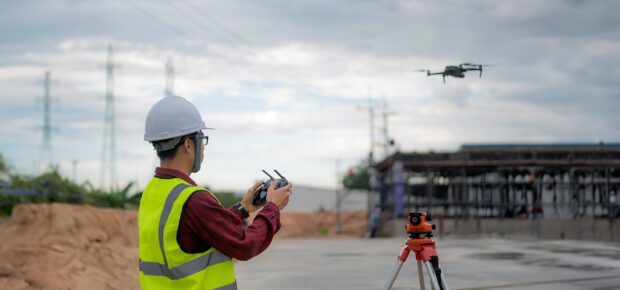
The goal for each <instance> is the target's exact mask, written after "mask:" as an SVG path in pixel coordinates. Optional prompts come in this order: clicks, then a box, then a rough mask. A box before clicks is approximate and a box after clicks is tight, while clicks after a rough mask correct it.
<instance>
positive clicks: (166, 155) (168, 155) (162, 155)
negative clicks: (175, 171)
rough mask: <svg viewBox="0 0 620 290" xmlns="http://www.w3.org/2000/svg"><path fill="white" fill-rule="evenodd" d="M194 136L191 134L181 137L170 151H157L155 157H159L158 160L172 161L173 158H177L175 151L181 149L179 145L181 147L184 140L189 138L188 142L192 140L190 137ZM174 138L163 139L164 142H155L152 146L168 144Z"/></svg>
mask: <svg viewBox="0 0 620 290" xmlns="http://www.w3.org/2000/svg"><path fill="white" fill-rule="evenodd" d="M194 135H196V133H191V134H188V135H185V136H182V137H181V140H179V143H177V144H176V145H174V148H172V149H170V150H166V151H157V157H159V160H166V159H172V158H174V157H175V156H177V151H178V150H179V147H181V145H183V143H185V139H187V138H189V139H190V140H194V139H193V138H192V137H193V136H194ZM172 139H174V138H170V139H165V140H159V141H156V142H153V145H155V144H157V143H160V142H162V143H164V142H168V141H170V140H172Z"/></svg>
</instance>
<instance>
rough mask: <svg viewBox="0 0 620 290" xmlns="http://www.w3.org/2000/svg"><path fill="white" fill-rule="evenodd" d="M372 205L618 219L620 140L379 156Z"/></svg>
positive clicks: (386, 210)
mask: <svg viewBox="0 0 620 290" xmlns="http://www.w3.org/2000/svg"><path fill="white" fill-rule="evenodd" d="M375 169H376V171H377V174H376V177H377V179H376V181H377V182H375V188H374V189H375V192H376V193H378V194H377V195H375V198H373V199H372V203H374V206H378V207H380V208H381V212H382V216H383V217H386V216H387V217H389V218H397V217H402V216H403V215H406V214H407V213H409V212H412V211H430V212H432V213H433V214H434V215H435V216H437V215H439V216H443V217H458V218H459V219H462V218H470V217H475V218H515V219H517V218H520V219H526V218H527V219H576V218H584V217H586V218H605V219H610V220H613V219H617V218H618V216H619V212H620V210H619V209H620V203H619V199H620V196H619V195H618V190H619V189H620V144H604V143H600V144H540V145H537V144H527V145H519V144H515V145H463V146H462V147H461V148H460V150H458V151H456V152H453V153H432V152H431V153H415V152H413V153H402V152H397V153H395V154H393V155H391V156H389V157H388V158H386V159H384V160H382V161H380V162H378V163H377V164H375Z"/></svg>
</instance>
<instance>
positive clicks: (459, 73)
mask: <svg viewBox="0 0 620 290" xmlns="http://www.w3.org/2000/svg"><path fill="white" fill-rule="evenodd" d="M483 66H489V65H484V64H473V63H462V64H459V65H458V66H456V65H449V66H446V69H444V71H442V72H431V71H430V70H427V69H420V70H417V71H420V72H426V75H427V76H432V75H442V76H443V83H444V84H445V83H446V76H452V77H455V78H461V79H462V78H464V77H465V74H464V72H466V71H470V70H477V71H480V77H482V67H483Z"/></svg>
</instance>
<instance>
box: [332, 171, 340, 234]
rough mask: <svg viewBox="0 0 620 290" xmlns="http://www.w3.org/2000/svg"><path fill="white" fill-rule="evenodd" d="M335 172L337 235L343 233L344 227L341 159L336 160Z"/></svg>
mask: <svg viewBox="0 0 620 290" xmlns="http://www.w3.org/2000/svg"><path fill="white" fill-rule="evenodd" d="M334 169H335V171H336V233H338V234H339V233H341V232H342V225H341V221H340V211H341V210H342V208H341V205H342V198H341V196H340V192H341V188H342V186H341V180H340V159H336V162H335V168H334Z"/></svg>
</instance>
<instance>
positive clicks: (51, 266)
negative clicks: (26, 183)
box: [0, 204, 367, 290]
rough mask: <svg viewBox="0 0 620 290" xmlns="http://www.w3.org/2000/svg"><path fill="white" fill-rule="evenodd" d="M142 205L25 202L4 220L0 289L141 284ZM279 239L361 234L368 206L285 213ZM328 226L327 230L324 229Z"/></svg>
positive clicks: (90, 288) (0, 239) (0, 241)
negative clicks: (136, 208) (338, 221)
mask: <svg viewBox="0 0 620 290" xmlns="http://www.w3.org/2000/svg"><path fill="white" fill-rule="evenodd" d="M137 217H138V215H137V211H130V210H120V209H102V208H95V207H91V206H81V205H67V204H36V205H35V204H24V205H19V206H17V207H15V208H14V209H13V214H12V216H11V218H10V219H8V220H5V221H4V222H3V223H1V224H0V289H13V290H22V289H24V290H35V289H50V290H51V289H54V290H55V289H58V290H60V289H62V290H65V289H71V290H73V289H76V290H77V289H80V290H81V289H88V290H99V289H102V290H103V289H139V282H138V233H137V227H138V225H137ZM281 219H282V229H281V230H280V232H278V234H277V235H276V239H290V238H307V237H313V238H327V239H330V238H357V237H362V236H363V235H364V234H365V232H366V226H367V223H366V214H365V212H363V211H358V212H347V213H343V214H342V215H341V221H342V222H341V224H342V231H341V233H339V234H336V233H335V232H336V215H335V214H334V213H329V212H320V213H300V212H287V211H286V210H285V211H284V212H283V213H282V217H281ZM321 228H323V231H321Z"/></svg>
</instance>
